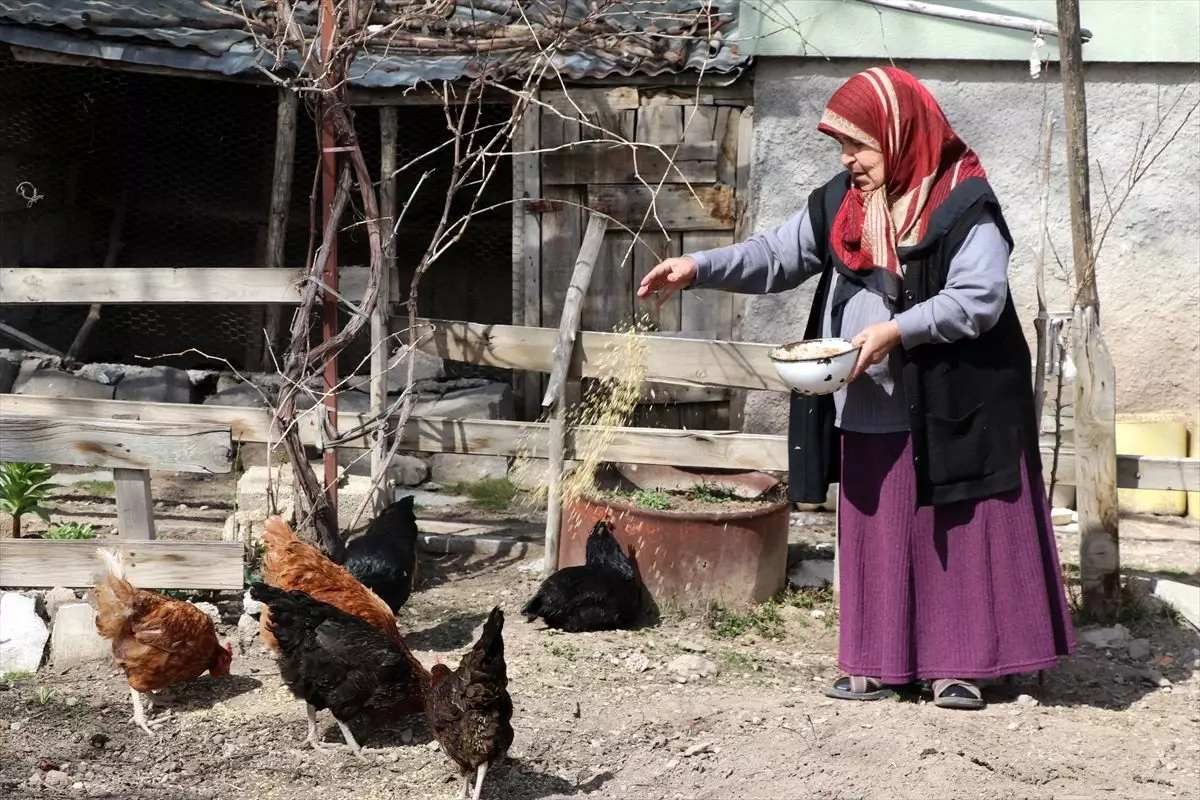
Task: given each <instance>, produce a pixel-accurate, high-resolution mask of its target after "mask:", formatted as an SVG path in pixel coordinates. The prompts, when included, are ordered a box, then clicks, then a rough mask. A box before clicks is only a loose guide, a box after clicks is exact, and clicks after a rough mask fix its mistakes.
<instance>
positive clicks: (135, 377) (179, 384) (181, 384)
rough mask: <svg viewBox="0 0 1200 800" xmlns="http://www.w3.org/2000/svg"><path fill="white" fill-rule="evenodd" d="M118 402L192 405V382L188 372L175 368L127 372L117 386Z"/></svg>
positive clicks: (153, 368) (151, 368)
mask: <svg viewBox="0 0 1200 800" xmlns="http://www.w3.org/2000/svg"><path fill="white" fill-rule="evenodd" d="M116 399H117V400H137V401H140V402H143V403H190V402H192V380H191V378H189V377H188V374H187V371H186V370H182V369H176V368H175V367H162V366H158V367H150V368H148V369H145V370H137V371H126V373H125V377H124V378H122V379H121V382H120V383H118V384H117V391H116Z"/></svg>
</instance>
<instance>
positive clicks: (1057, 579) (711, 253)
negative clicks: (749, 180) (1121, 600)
mask: <svg viewBox="0 0 1200 800" xmlns="http://www.w3.org/2000/svg"><path fill="white" fill-rule="evenodd" d="M818 129H819V130H820V131H821V132H822V133H825V134H827V135H828V136H830V137H832V138H833V139H835V140H836V141H837V142H838V144H839V145H840V146H841V150H842V153H841V161H842V166H843V167H845V171H844V172H842V173H840V174H839V175H838V176H837V177H835V178H834V179H833V180H831V181H829V182H828V183H827V184H825V185H824V186H822V187H820V188H819V189H817V190H816V191H815V192H813V193H812V194H811V195H809V198H808V202H807V204H806V206H805V207H804V208H802V209H801V210H800V212H799V213H797V214H796V215H795V216H793V217H792V218H791V219H789V220H787V221H786V222H784V223H783V224H782V225H779V226H778V227H776V228H773V229H771V230H768V231H765V232H763V233H759V234H757V235H755V236H752V237H750V238H749V239H748V240H746V241H745V242H742V243H740V244H735V245H732V246H730V247H722V248H718V249H715V250H707V251H704V252H699V253H692V254H689V255H685V256H683V257H681V258H671V259H668V260H667V261H664V262H663V263H661V264H659V265H658V266H656V267H655V268H654V269H653V270H651V271H650V273H649V274H647V275H646V277H645V278H644V279H643V281H642V283H641V285H640V287H639V288H638V296H639V297H642V298H646V297H650V296H651V295H654V296H656V298H657V302H659V303H660V304H661V303H662V301H663V300H664V299H665V298H666V297H667V296H669V295H670V294H671V293H672V292H673V291H675V290H678V289H686V288H689V287H705V288H715V289H725V290H728V291H733V292H742V293H752V294H763V293H768V292H782V291H785V290H787V289H793V288H795V287H796V286H798V285H799V284H800V283H801V282H803V281H804V280H805V279H807V278H810V277H819V283H818V285H817V291H816V298H815V301H814V303H813V307H812V311H811V313H810V315H809V319H808V327H807V330H806V332H805V338H818V337H831V336H833V337H847V338H850V339H852V340H853V342H854V344H855V345H857V346H859V347H861V351H860V354H859V357H858V363H857V364H856V365H855V367H854V371H853V372H852V373H851V376H850V380H849V382H848V383H847V384H846V385H845V386H844V387H843V388H842V389H840V390H839V391H838V392H836V393H835V394H833V395H831V396H824V397H815V398H806V397H801V396H800V395H798V394H795V393H793V395H792V397H791V415H790V424H789V432H788V437H789V447H788V450H789V453H790V454H791V463H790V464H789V467H790V480H789V493H790V497H791V499H792V500H794V501H797V502H821V501H823V500H824V499H825V495H826V492H827V490H828V488H829V485H830V483H832V482H835V481H836V482H838V483H839V484H840V489H841V496H840V498H839V523H840V525H839V530H838V541H839V547H840V561H841V566H840V570H841V572H840V577H841V635H840V637H839V638H840V642H839V666H840V668H841V669H842V671H843V672H845V673H846V674H845V676H843V677H841V678H839V679H838V680H837V681H835V682H834V684H833V685H832V686H830V687H828V688H827V689H826V694H827V695H829V696H830V697H836V698H841V699H847V700H878V699H882V698H885V697H889V696H891V695H892V691H891V689H889V688H888V687H889V686H899V685H905V684H910V683H913V682H916V681H924V682H929V683H930V684H931V687H930V688H931V689H932V693H933V700H934V702H935V703H936V704H937V705H938V706H942V707H946V708H982V707H983V705H984V701H983V696H982V693H981V692H980V689H979V686H978V683H977V682H978V681H980V680H982V679H990V678H998V677H1001V676H1007V675H1012V674H1017V673H1030V672H1036V671H1040V670H1043V669H1047V668H1051V667H1053V666H1056V665H1057V663H1058V658H1059V657H1060V656H1063V655H1066V654H1068V653H1070V652H1073V651H1074V649H1075V639H1074V632H1073V630H1072V628H1071V623H1070V617H1069V612H1068V609H1067V603H1066V598H1065V595H1064V591H1063V584H1062V576H1061V573H1060V572H1059V566H1058V554H1057V552H1056V550H1055V543H1054V535H1053V530H1052V528H1051V523H1050V509H1049V504H1048V502H1047V499H1046V491H1045V487H1044V484H1043V480H1042V475H1041V458H1040V456H1039V451H1038V435H1037V433H1038V432H1037V424H1036V412H1035V409H1034V407H1033V390H1032V385H1031V383H1032V381H1031V375H1032V371H1033V370H1032V365H1031V363H1030V355H1029V346H1028V344H1027V343H1026V341H1025V337H1024V334H1023V332H1022V330H1021V324H1020V322H1019V321H1018V319H1017V314H1016V311H1015V309H1014V307H1013V303H1012V298H1011V295H1010V293H1009V288H1008V277H1007V271H1008V259H1009V254H1010V253H1011V251H1012V246H1013V244H1012V237H1011V236H1010V235H1009V231H1008V226H1007V225H1006V224H1005V222H1004V215H1003V214H1002V213H1001V210H1000V202H999V201H998V200H997V199H996V196H995V194H994V193H993V192H992V189H991V187H990V186H989V185H988V182H987V178H986V173H985V172H984V169H983V166H982V164H981V163H980V161H979V159H978V157H976V155H975V153H974V152H972V151H971V149H970V148H968V147H967V146H966V145H965V144H964V143H963V142H962V141H961V140H960V139H959V138H958V136H957V135H955V133H954V131H953V130H952V129H951V128H950V124H949V123H948V122H947V120H946V117H945V115H944V114H943V113H942V110H941V108H940V107H939V106H938V104H937V101H935V100H934V99H933V96H932V95H930V94H929V92H928V90H926V89H925V87H923V86H922V85H921V84H920V83H919V82H918V81H917V80H916V78H914V77H913V76H912V75H910V74H908V73H907V72H904V71H902V70H899V69H894V68H889V67H884V68H879V69H870V70H867V71H866V72H863V73H860V74H858V75H856V76H854V77H853V78H851V79H850V80H849V81H847V82H846V83H845V84H844V85H843V86H842V87H841V88H840V89H838V90H837V92H836V93H835V94H834V95H833V97H832V99H831V100H830V101H829V105H828V106H827V107H826V108H825V113H824V115H823V117H822V118H821V123H820V125H819V126H818Z"/></svg>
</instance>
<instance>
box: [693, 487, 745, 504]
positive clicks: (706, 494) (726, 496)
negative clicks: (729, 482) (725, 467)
mask: <svg viewBox="0 0 1200 800" xmlns="http://www.w3.org/2000/svg"><path fill="white" fill-rule="evenodd" d="M689 494H691V496H692V499H694V500H696V501H697V502H699V503H712V504H714V505H715V504H717V503H728V502H729V501H730V500H737V499H739V498H738V496H737V495H736V494H734V493H733V492H731V491H729V490H728V489H726V488H725V487H723V486H717V485H715V484H707V483H705V484H701V485H699V486H697V487H696V488H695V489H692V491H691V492H689Z"/></svg>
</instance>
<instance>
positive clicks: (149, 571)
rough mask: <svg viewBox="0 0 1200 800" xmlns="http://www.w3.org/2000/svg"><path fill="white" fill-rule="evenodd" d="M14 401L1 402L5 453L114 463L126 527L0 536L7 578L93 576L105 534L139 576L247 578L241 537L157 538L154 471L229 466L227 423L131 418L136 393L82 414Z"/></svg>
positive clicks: (2, 573)
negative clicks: (112, 406) (78, 535)
mask: <svg viewBox="0 0 1200 800" xmlns="http://www.w3.org/2000/svg"><path fill="white" fill-rule="evenodd" d="M5 397H6V399H7V398H9V397H12V396H11V395H6V396H5ZM9 405H10V404H6V408H5V410H4V411H3V412H0V461H32V462H40V463H46V464H66V465H71V466H83V467H96V468H107V469H111V470H112V471H113V484H114V487H115V490H116V501H117V521H118V528H119V530H120V537H119V538H118V539H117V540H115V541H114V540H105V541H104V542H102V543H101V542H98V541H54V540H47V539H0V587H4V586H8V587H52V586H68V587H84V586H91V585H93V584H94V582H95V580H96V577H97V574H98V572H99V570H100V568H101V564H100V562H99V560H98V559H97V557H96V547H97V546H98V545H101V544H102V545H103V546H115V547H117V548H119V549H121V550H122V551H124V554H125V558H126V562H127V564H128V567H129V578H130V580H131V581H133V582H134V584H135V585H137V586H145V587H151V588H157V589H166V588H176V589H240V588H242V582H243V572H242V557H243V552H242V545H241V543H239V542H174V541H154V538H155V530H154V506H153V501H152V498H151V493H150V471H151V470H167V471H173V472H199V473H228V472H230V471H231V470H232V468H233V445H232V432H231V429H230V428H229V426H228V425H222V424H220V423H214V422H204V421H199V422H183V423H180V422H174V421H155V420H147V419H144V418H143V419H136V418H128V417H130V416H134V417H136V416H137V415H138V405H139V404H137V403H123V404H122V405H121V406H120V407H118V408H117V409H116V410H115V411H114V413H110V414H100V413H98V412H97V413H88V414H78V415H76V414H70V413H63V412H62V410H61V409H54V410H50V413H44V414H43V413H23V412H12V411H10V410H9ZM26 408H28V407H26ZM93 411H96V410H95V409H93ZM114 417H118V418H115V419H114Z"/></svg>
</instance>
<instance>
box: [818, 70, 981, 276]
mask: <svg viewBox="0 0 1200 800" xmlns="http://www.w3.org/2000/svg"><path fill="white" fill-rule="evenodd" d="M817 129H818V130H819V131H821V132H822V133H825V134H828V135H830V136H834V137H835V138H836V137H837V136H843V137H845V138H847V139H853V140H854V141H856V142H858V143H860V144H863V145H866V146H867V147H870V148H872V149H874V150H878V151H879V152H881V153H883V169H884V176H885V185H884V186H883V187H881V188H879V189H876V190H874V191H871V192H863V191H861V190H860V189H858V188H857V187H855V186H853V185H851V188H850V192H849V193H848V194H847V195H846V199H845V201H844V202H843V203H842V207H841V208H840V209H839V210H838V213H837V217H836V218H835V219H834V222H833V230H832V232H831V235H830V239H831V240H832V244H833V247H834V250H835V251H836V252H837V254H838V256H839V257H840V258H841V259H842V261H843V262H845V264H846V266H848V267H850V268H851V269H853V270H856V271H865V270H869V269H871V268H876V267H879V268H883V269H887V270H890V271H892V272H895V273H897V274H898V273H899V272H900V259H899V258H898V257H897V255H896V248H897V247H898V246H899V247H904V246H911V245H914V244H916V243H917V242H919V241H920V240H921V237H922V236H923V235H924V234H925V230H926V228H927V227H928V225H929V218H930V216H931V215H932V214H933V211H934V209H935V208H937V207H938V206H939V205H940V204H941V203H942V202H943V201H944V200H945V199H946V198H947V197H948V196H949V195H950V192H951V191H953V190H954V189H955V188H956V187H957V186H958V185H959V184H961V183H962V182H963V181H965V180H966V179H968V178H972V177H980V178H983V177H986V176H987V175H986V173H985V172H984V169H983V165H982V164H980V162H979V158H978V157H977V156H976V155H975V153H974V152H972V151H971V149H970V148H969V147H967V146H966V145H965V144H964V143H963V142H962V140H961V139H959V138H958V136H957V135H956V134H955V133H954V131H953V130H952V129H951V128H950V123H949V122H948V121H947V120H946V115H945V114H943V113H942V109H941V107H940V106H938V104H937V101H936V100H934V99H933V95H931V94H930V93H929V91H928V90H927V89H926V88H925V87H924V86H922V85H921V84H920V82H918V81H917V79H916V78H914V77H913V76H912V75H910V74H909V73H907V72H905V71H903V70H899V69H896V68H894V67H876V68H874V69H869V70H867V71H865V72H860V73H859V74H858V75H855V76H854V77H853V78H851V79H850V80H848V81H846V83H844V84H843V85H842V87H841V88H840V89H838V90H837V91H836V92H834V95H833V97H832V98H830V100H829V105H827V106H826V107H825V113H824V114H823V115H822V117H821V123H820V125H818V126H817Z"/></svg>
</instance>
